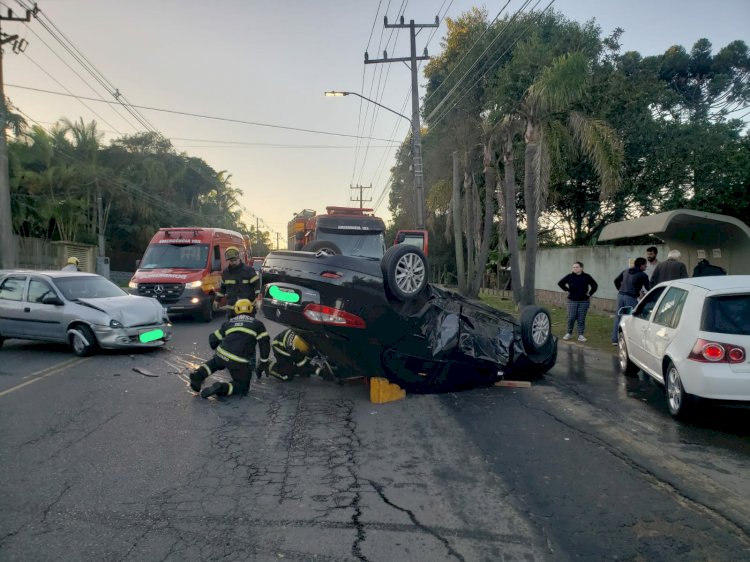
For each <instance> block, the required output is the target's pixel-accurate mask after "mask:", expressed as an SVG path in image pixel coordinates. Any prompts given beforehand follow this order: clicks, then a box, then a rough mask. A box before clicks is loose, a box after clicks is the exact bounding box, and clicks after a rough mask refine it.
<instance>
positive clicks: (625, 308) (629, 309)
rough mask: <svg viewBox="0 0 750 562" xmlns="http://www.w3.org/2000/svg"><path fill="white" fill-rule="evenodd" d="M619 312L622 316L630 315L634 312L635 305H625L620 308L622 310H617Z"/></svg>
mask: <svg viewBox="0 0 750 562" xmlns="http://www.w3.org/2000/svg"><path fill="white" fill-rule="evenodd" d="M617 314H619V315H620V316H628V315H630V314H633V307H632V306H623V307H622V308H620V310H618V311H617Z"/></svg>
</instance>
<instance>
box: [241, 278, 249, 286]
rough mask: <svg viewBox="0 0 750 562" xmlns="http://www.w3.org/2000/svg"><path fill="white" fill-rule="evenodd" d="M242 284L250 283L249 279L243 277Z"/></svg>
mask: <svg viewBox="0 0 750 562" xmlns="http://www.w3.org/2000/svg"><path fill="white" fill-rule="evenodd" d="M242 284H243V285H249V284H250V280H249V279H243V280H242Z"/></svg>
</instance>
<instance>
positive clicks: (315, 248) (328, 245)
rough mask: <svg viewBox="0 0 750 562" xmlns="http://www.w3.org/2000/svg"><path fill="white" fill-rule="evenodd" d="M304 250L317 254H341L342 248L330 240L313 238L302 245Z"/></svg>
mask: <svg viewBox="0 0 750 562" xmlns="http://www.w3.org/2000/svg"><path fill="white" fill-rule="evenodd" d="M302 251H303V252H313V253H314V254H315V255H316V256H318V257H321V256H340V255H341V248H339V247H338V246H337V245H336V244H334V243H333V242H329V241H328V240H313V241H312V242H310V243H309V244H306V245H305V246H303V247H302Z"/></svg>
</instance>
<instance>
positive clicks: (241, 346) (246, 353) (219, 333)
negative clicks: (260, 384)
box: [190, 299, 271, 398]
mask: <svg viewBox="0 0 750 562" xmlns="http://www.w3.org/2000/svg"><path fill="white" fill-rule="evenodd" d="M234 312H235V315H234V316H233V317H232V318H231V319H230V320H229V321H227V322H224V324H222V326H221V328H219V329H218V330H216V331H215V332H214V333H212V334H211V335H210V336H209V338H208V342H209V344H210V345H211V349H215V350H216V353H215V355H214V356H213V358H212V359H210V360H209V361H208V362H206V363H204V364H203V365H201V366H200V367H198V368H197V369H196V370H195V371H193V372H192V373H190V388H191V389H192V390H193V391H194V392H200V393H201V397H203V398H208V397H209V396H213V395H214V394H215V395H217V396H229V395H230V394H240V395H243V396H244V395H245V394H247V391H248V390H249V388H250V380H251V379H252V376H253V371H255V346H256V344H257V345H258V347H259V348H260V364H259V365H258V377H259V378H260V376H261V374H262V373H266V375H267V374H268V365H269V361H270V359H271V344H270V341H269V340H270V337H269V335H268V332H267V331H266V327H265V326H264V325H263V322H261V321H260V320H257V319H256V318H255V317H254V316H253V303H252V302H250V301H249V300H248V299H239V300H238V301H237V302H236V303H235V304H234ZM222 369H227V370H228V371H229V374H230V375H232V382H231V383H228V382H215V383H213V384H211V385H209V386H207V387H205V388H204V389H202V390H201V385H202V384H203V381H204V380H206V378H207V377H208V376H209V375H210V374H211V373H213V372H214V371H220V370H222Z"/></svg>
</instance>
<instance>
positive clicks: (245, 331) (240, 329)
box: [227, 326, 258, 338]
mask: <svg viewBox="0 0 750 562" xmlns="http://www.w3.org/2000/svg"><path fill="white" fill-rule="evenodd" d="M235 332H242V333H243V334H249V335H251V336H255V337H256V338H257V337H258V333H257V332H256V331H255V330H251V329H250V328H245V327H243V326H235V327H234V328H229V329H228V330H227V335H229V334H233V333H235Z"/></svg>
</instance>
